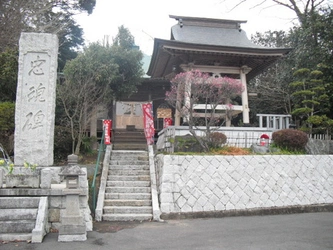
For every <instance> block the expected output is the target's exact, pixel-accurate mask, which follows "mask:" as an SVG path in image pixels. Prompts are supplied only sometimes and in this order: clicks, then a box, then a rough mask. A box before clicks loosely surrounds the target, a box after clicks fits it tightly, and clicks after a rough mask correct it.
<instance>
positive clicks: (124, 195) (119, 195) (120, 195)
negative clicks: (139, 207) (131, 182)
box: [105, 193, 151, 200]
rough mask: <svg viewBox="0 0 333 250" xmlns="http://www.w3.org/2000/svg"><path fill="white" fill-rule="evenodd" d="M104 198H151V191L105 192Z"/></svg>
mask: <svg viewBox="0 0 333 250" xmlns="http://www.w3.org/2000/svg"><path fill="white" fill-rule="evenodd" d="M105 199H106V200H111V199H112V200H151V193H130V194H127V193H106V194H105Z"/></svg>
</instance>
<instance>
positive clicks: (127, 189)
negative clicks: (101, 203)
mask: <svg viewBox="0 0 333 250" xmlns="http://www.w3.org/2000/svg"><path fill="white" fill-rule="evenodd" d="M105 193H149V194H150V187H106V188H105Z"/></svg>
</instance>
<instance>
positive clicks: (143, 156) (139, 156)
mask: <svg viewBox="0 0 333 250" xmlns="http://www.w3.org/2000/svg"><path fill="white" fill-rule="evenodd" d="M131 152H133V151H131ZM134 152H135V151H134ZM110 159H111V160H119V161H121V160H138V161H148V160H149V157H148V155H147V152H145V153H139V154H132V153H125V154H122V153H121V154H111V157H110Z"/></svg>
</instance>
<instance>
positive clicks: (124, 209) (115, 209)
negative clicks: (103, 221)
mask: <svg viewBox="0 0 333 250" xmlns="http://www.w3.org/2000/svg"><path fill="white" fill-rule="evenodd" d="M103 211H104V214H149V213H152V208H151V206H139V207H138V206H135V207H133V206H104V209H103Z"/></svg>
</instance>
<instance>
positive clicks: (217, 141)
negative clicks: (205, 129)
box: [209, 132, 227, 148]
mask: <svg viewBox="0 0 333 250" xmlns="http://www.w3.org/2000/svg"><path fill="white" fill-rule="evenodd" d="M226 143H227V136H226V135H225V134H223V133H219V132H213V133H211V134H210V135H209V146H210V147H211V148H220V147H222V145H223V144H226Z"/></svg>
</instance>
